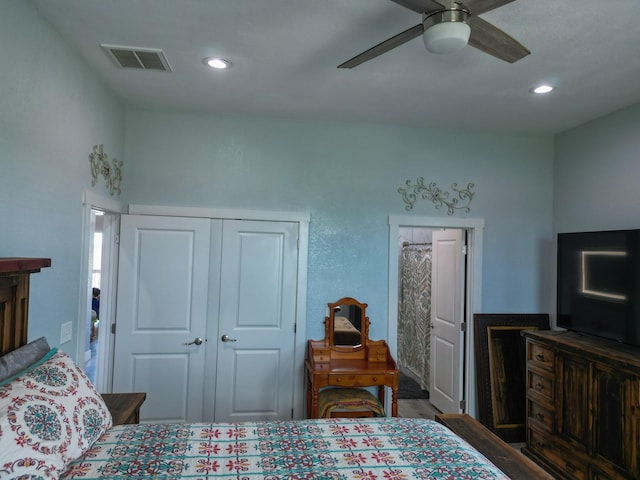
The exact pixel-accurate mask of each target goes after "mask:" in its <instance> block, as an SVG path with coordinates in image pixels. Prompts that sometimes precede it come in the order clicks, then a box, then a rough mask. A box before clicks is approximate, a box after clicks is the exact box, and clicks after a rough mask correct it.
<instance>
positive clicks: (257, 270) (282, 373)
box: [215, 220, 298, 422]
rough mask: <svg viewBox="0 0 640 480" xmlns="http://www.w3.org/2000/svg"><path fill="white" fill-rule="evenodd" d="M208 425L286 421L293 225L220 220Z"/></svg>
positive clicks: (294, 250) (294, 256)
mask: <svg viewBox="0 0 640 480" xmlns="http://www.w3.org/2000/svg"><path fill="white" fill-rule="evenodd" d="M222 244H223V254H222V264H221V278H222V281H221V286H220V315H219V330H218V338H217V342H218V358H217V377H216V402H215V420H216V421H218V422H221V421H246V420H274V419H285V418H292V415H293V385H294V372H295V371H296V370H295V368H294V367H295V362H294V358H295V357H294V353H295V319H296V291H297V288H296V285H297V270H298V224H297V223H287V222H258V221H256V222H251V221H233V220H225V221H224V226H223V237H222Z"/></svg>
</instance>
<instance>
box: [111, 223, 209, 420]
mask: <svg viewBox="0 0 640 480" xmlns="http://www.w3.org/2000/svg"><path fill="white" fill-rule="evenodd" d="M210 225H211V220H207V219H194V218H188V217H179V218H175V217H160V216H144V215H123V216H122V219H121V233H120V238H121V240H120V261H119V281H118V306H117V316H116V321H117V323H116V340H115V354H114V374H113V391H115V392H146V393H147V400H146V401H145V403H144V404H143V405H142V409H141V412H140V413H141V419H142V420H143V421H146V422H153V423H158V422H193V421H200V420H202V415H203V410H202V409H203V401H202V399H203V379H204V376H205V344H204V340H205V338H206V332H205V328H206V318H207V290H208V279H209V246H210ZM198 338H200V339H202V343H200V342H199V341H198V340H197V339H198ZM189 343H190V344H189ZM198 343H200V344H199V345H198ZM187 344H189V345H187Z"/></svg>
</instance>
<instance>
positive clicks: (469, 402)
mask: <svg viewBox="0 0 640 480" xmlns="http://www.w3.org/2000/svg"><path fill="white" fill-rule="evenodd" d="M401 227H404V228H421V227H422V228H433V229H437V228H457V229H460V230H466V231H467V233H468V234H467V258H466V280H465V287H466V288H465V290H466V292H465V305H466V306H467V307H466V309H465V318H464V321H465V323H466V325H467V330H466V341H465V342H464V352H465V353H464V355H465V359H464V365H461V370H464V371H466V375H465V377H464V384H463V390H464V391H463V392H462V396H463V398H464V399H465V400H466V409H465V411H466V412H467V413H469V415H471V416H472V417H475V416H476V395H475V392H476V379H475V374H474V372H475V360H474V359H475V356H474V345H473V344H474V342H473V338H474V331H473V313H474V312H477V313H479V312H482V250H483V247H482V245H483V236H484V219H482V218H460V219H458V218H446V217H414V216H408V215H389V269H388V274H389V283H388V285H389V291H388V305H389V311H388V318H389V321H388V331H387V342H388V344H389V348H390V350H391V353H392V355H394V356H397V348H398V288H399V278H398V272H399V271H400V270H399V258H398V238H399V235H400V228H401ZM460 373H461V375H462V374H463V371H461V372H460Z"/></svg>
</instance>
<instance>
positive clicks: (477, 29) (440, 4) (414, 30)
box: [338, 0, 531, 68]
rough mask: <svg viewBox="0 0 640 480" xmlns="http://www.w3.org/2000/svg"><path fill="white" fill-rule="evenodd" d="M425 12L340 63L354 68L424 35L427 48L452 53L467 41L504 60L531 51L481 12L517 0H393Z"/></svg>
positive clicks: (509, 59) (515, 57) (519, 56)
mask: <svg viewBox="0 0 640 480" xmlns="http://www.w3.org/2000/svg"><path fill="white" fill-rule="evenodd" d="M391 1H393V2H395V3H397V4H398V5H402V6H403V7H405V8H408V9H409V10H413V11H414V12H417V13H421V14H422V23H419V24H418V25H416V26H414V27H411V28H409V29H408V30H405V31H404V32H401V33H399V34H397V35H395V36H393V37H391V38H388V39H387V40H385V41H384V42H382V43H379V44H378V45H376V46H375V47H372V48H370V49H369V50H367V51H365V52H362V53H361V54H359V55H356V56H355V57H353V58H352V59H350V60H347V61H346V62H344V63H342V64H341V65H338V68H353V67H356V66H358V65H360V64H361V63H364V62H366V61H369V60H371V59H373V58H375V57H377V56H379V55H382V54H383V53H386V52H388V51H389V50H392V49H394V48H396V47H399V46H400V45H402V44H404V43H406V42H408V41H409V40H413V39H414V38H416V37H419V36H420V35H422V36H423V39H424V43H425V46H426V48H427V50H429V51H430V52H432V53H451V52H454V51H456V50H460V49H462V48H464V47H465V46H466V45H467V43H468V44H469V45H471V46H472V47H475V48H477V49H478V50H481V51H483V52H485V53H488V54H489V55H492V56H494V57H496V58H499V59H500V60H504V61H505V62H509V63H513V62H517V61H518V60H520V59H521V58H523V57H526V56H527V55H529V54H530V53H531V52H530V51H529V50H527V48H526V47H524V46H522V45H521V44H520V43H519V42H518V41H517V40H515V39H514V38H512V37H511V36H509V35H508V34H506V33H505V32H503V31H502V30H500V29H499V28H497V27H495V26H493V25H492V24H490V23H489V22H486V21H485V20H482V19H481V18H480V17H478V15H481V14H483V13H486V12H489V11H491V10H494V9H496V8H498V7H501V6H503V5H506V4H507V3H511V2H513V1H514V0H464V1H455V0H391Z"/></svg>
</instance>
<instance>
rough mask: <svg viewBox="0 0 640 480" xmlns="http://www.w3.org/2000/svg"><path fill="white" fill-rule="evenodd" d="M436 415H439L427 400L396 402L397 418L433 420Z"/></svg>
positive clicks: (402, 400) (401, 400)
mask: <svg viewBox="0 0 640 480" xmlns="http://www.w3.org/2000/svg"><path fill="white" fill-rule="evenodd" d="M436 413H440V411H439V410H437V409H436V408H435V407H434V406H433V405H431V403H430V402H429V400H426V399H417V400H414V399H411V400H409V399H406V400H404V399H400V400H398V416H399V417H403V418H429V419H431V420H433V419H434V418H435V415H436Z"/></svg>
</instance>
